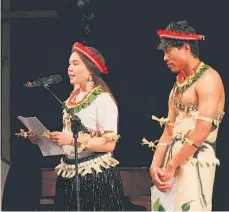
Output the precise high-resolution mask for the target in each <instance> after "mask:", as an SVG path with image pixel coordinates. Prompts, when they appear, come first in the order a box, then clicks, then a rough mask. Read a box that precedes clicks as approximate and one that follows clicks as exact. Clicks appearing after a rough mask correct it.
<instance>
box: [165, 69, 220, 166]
mask: <svg viewBox="0 0 229 212" xmlns="http://www.w3.org/2000/svg"><path fill="white" fill-rule="evenodd" d="M221 89H222V81H221V78H220V76H219V74H218V73H217V72H216V71H214V70H211V69H210V70H208V71H207V72H206V73H205V74H204V75H203V76H202V78H201V79H199V81H198V84H197V86H196V92H197V96H198V108H199V117H206V118H207V119H205V120H201V118H200V119H197V120H196V126H195V128H194V130H193V131H192V132H191V133H190V134H189V135H188V137H187V139H188V141H190V143H185V144H184V145H183V147H182V148H181V149H180V151H179V152H178V153H177V155H176V156H175V157H174V159H173V160H172V161H171V162H170V163H169V165H168V169H173V170H174V169H176V168H177V167H179V166H180V165H181V164H183V163H184V162H185V161H186V160H187V159H188V158H189V157H191V156H192V155H193V154H194V153H195V152H196V151H197V148H198V147H199V146H201V145H202V143H203V142H204V141H205V140H206V138H207V137H208V135H209V134H210V132H211V128H212V122H211V120H213V119H214V118H215V116H216V113H217V109H218V103H219V100H220V95H221ZM191 144H193V145H191ZM196 147H197V148H196Z"/></svg>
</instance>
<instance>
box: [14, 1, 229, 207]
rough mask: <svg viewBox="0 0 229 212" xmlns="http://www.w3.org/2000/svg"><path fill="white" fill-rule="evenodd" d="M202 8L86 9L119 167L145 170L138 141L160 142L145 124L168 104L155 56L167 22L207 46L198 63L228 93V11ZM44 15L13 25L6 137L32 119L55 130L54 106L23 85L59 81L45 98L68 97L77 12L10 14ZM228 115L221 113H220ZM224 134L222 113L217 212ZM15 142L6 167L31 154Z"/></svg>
mask: <svg viewBox="0 0 229 212" xmlns="http://www.w3.org/2000/svg"><path fill="white" fill-rule="evenodd" d="M23 2H24V4H23ZM31 2H33V3H34V4H32V3H31ZM51 2H52V3H51ZM168 2H170V3H168ZM204 2H205V1H204ZM204 2H203V1H199V2H198V1H191V3H190V2H185V1H176V2H174V1H166V2H165V1H161V2H160V3H159V2H156V1H149V0H148V1H147V0H141V1H140V0H139V1H137V0H136V1H135V0H125V1H120V0H119V1H118V0H115V1H111V0H110V1H107V0H94V1H92V8H93V9H92V10H93V11H94V12H95V19H94V21H93V24H92V28H91V33H90V34H89V35H88V37H87V38H86V39H87V41H88V44H89V45H91V46H93V47H96V48H98V49H99V50H100V51H101V52H102V53H103V54H104V55H105V58H106V61H107V65H108V68H109V72H110V74H109V75H108V76H105V77H104V79H105V81H106V82H107V83H108V84H109V86H110V88H111V90H112V92H113V94H114V96H115V97H116V99H117V102H118V105H119V115H120V125H119V131H120V134H121V140H120V143H119V144H118V146H117V149H116V151H115V154H116V158H118V159H119V161H120V163H121V166H137V167H141V166H144V167H148V166H149V165H150V163H151V158H152V151H151V150H150V149H149V148H147V147H144V146H143V147H142V146H141V145H140V143H141V139H142V137H143V136H144V137H146V138H147V139H150V140H155V139H157V138H159V136H160V134H161V132H162V129H161V128H160V126H159V125H158V123H156V122H153V121H152V120H151V115H152V114H155V115H157V116H159V117H161V116H166V115H167V99H168V94H169V91H170V89H171V87H172V85H173V83H174V80H175V75H174V74H172V73H171V72H170V71H169V70H168V68H167V67H166V65H165V64H164V62H163V52H160V51H157V50H156V44H157V42H158V37H157V35H156V30H157V29H160V28H164V27H165V26H166V25H167V24H168V23H170V22H171V21H177V20H184V19H185V20H187V21H188V22H189V23H190V24H191V25H193V26H194V27H195V28H196V29H197V32H198V33H202V34H204V35H205V36H206V40H205V41H202V42H201V44H200V58H201V60H203V61H204V62H206V63H207V64H210V65H211V66H212V67H213V68H215V69H216V70H217V71H218V72H219V73H220V75H221V76H222V79H223V82H224V85H225V90H226V92H227V90H228V89H229V81H228V79H229V78H228V77H227V76H226V75H227V72H228V70H227V53H228V49H229V44H228V42H227V40H228V39H227V37H228V35H229V32H228V30H227V28H228V23H227V20H228V13H227V10H226V9H227V7H225V5H222V3H221V4H219V3H208V4H207V3H204ZM42 4H43V5H42ZM44 7H45V8H47V9H52V8H53V7H55V8H56V9H58V10H59V11H60V18H58V19H55V18H53V19H39V20H32V19H31V20H25V19H21V20H20V19H18V20H13V21H12V29H11V42H12V43H11V53H12V54H11V68H12V74H11V100H12V104H11V128H12V135H13V134H14V133H15V132H17V131H18V130H19V129H20V128H22V127H23V126H22V125H21V124H20V122H19V121H18V120H17V118H16V117H17V116H18V115H22V116H36V117H38V118H39V119H40V120H41V121H42V122H43V123H44V124H45V125H46V126H47V128H48V129H50V130H58V129H59V130H60V129H61V127H62V126H61V124H62V117H61V112H62V109H61V107H60V105H59V104H58V103H57V102H56V100H55V99H53V97H51V96H50V94H49V93H48V92H47V91H45V90H44V89H42V88H41V87H37V88H33V89H26V88H23V87H22V84H23V83H24V82H26V81H29V80H32V79H37V78H39V77H44V76H49V75H53V74H60V75H62V76H63V83H61V84H58V85H53V86H52V90H53V91H54V92H55V93H56V94H57V95H58V96H59V97H60V98H61V99H62V100H65V99H66V98H67V97H68V95H69V93H70V91H71V90H72V87H71V86H70V85H69V81H68V76H67V66H68V59H69V55H70V50H71V45H72V44H73V42H75V41H81V38H82V36H81V31H80V30H81V29H80V27H79V23H80V9H79V8H78V7H77V5H76V0H75V1H70V0H69V1H40V4H39V3H38V2H36V4H35V1H30V3H29V2H28V1H25V0H24V1H20V4H19V1H17V0H14V1H12V10H17V9H40V8H44ZM226 94H227V93H226ZM227 108H228V106H227V105H226V108H225V111H226V112H227ZM227 129H228V116H227V113H226V116H225V119H224V121H223V123H222V124H221V128H220V131H219V139H218V140H217V157H218V158H219V159H220V161H221V166H220V167H219V168H218V169H217V177H216V182H217V183H216V185H217V188H219V189H217V193H219V194H220V195H221V194H222V195H221V197H220V198H219V195H217V196H218V197H217V203H218V204H217V205H218V209H217V210H220V209H221V208H222V209H224V208H225V205H226V204H228V203H226V197H225V195H226V191H227V189H228V185H227V179H228V172H229V171H228V169H229V164H228V161H229V160H228V159H229V158H228V154H227V153H228V149H229V143H228V141H227V137H228V136H227V133H226V130H227ZM14 138H15V137H14V136H12V160H13V159H14V156H15V155H18V154H17V153H19V152H20V153H19V154H20V155H23V154H25V155H26V154H28V152H25V151H28V150H29V151H30V152H31V151H33V148H32V147H31V146H29V148H27V149H26V150H25V148H24V145H22V146H20V145H18V144H17V145H14ZM30 147H31V148H30Z"/></svg>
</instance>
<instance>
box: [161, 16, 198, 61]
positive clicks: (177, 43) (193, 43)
mask: <svg viewBox="0 0 229 212" xmlns="http://www.w3.org/2000/svg"><path fill="white" fill-rule="evenodd" d="M166 30H170V31H172V32H180V33H186V34H196V30H195V29H194V28H193V27H192V26H190V25H189V24H188V22H187V21H177V22H172V23H170V24H169V25H168V26H167V27H166ZM165 40H167V41H168V44H167V45H166V47H169V46H174V47H178V48H180V47H182V46H183V44H184V43H187V44H189V46H190V48H191V52H192V54H193V56H194V57H199V42H198V41H197V40H175V39H165Z"/></svg>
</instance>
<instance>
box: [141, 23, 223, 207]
mask: <svg viewBox="0 0 229 212" xmlns="http://www.w3.org/2000/svg"><path fill="white" fill-rule="evenodd" d="M157 34H158V35H159V37H160V39H161V42H160V44H159V46H158V49H160V50H163V51H164V61H165V62H166V64H167V65H168V67H169V69H170V70H171V71H172V72H173V73H176V74H178V75H177V79H176V82H175V84H174V87H173V89H172V90H171V93H170V95H169V101H168V107H169V109H168V117H167V119H164V120H162V119H160V120H159V121H160V122H161V124H162V123H163V124H165V128H164V131H163V134H162V136H161V138H160V139H159V140H158V141H157V142H158V145H157V148H156V151H155V154H154V157H153V160H152V164H151V167H150V174H151V176H152V181H153V183H154V185H155V186H154V188H153V194H152V195H153V198H152V199H153V200H158V198H159V201H160V203H161V205H162V207H164V208H165V209H168V208H169V209H171V208H172V209H175V210H181V209H182V207H185V206H186V207H190V210H191V211H201V210H207V211H211V208H212V191H213V184H214V177H215V167H216V165H217V164H218V163H219V162H218V160H217V159H216V157H215V151H214V150H215V141H216V138H217V133H218V129H219V124H220V123H221V121H222V118H223V115H224V112H223V110H224V104H225V92H224V86H223V82H222V80H221V77H220V75H219V73H218V72H217V71H216V70H214V69H213V68H212V67H210V66H208V65H207V64H205V63H204V62H201V61H200V59H199V41H200V40H204V36H202V35H199V34H197V33H196V31H195V29H194V28H193V27H191V26H190V25H189V24H188V22H187V21H178V22H172V23H170V24H169V25H168V26H167V27H166V29H165V30H158V32H157ZM154 119H156V120H158V119H157V118H155V116H154ZM145 141H146V140H145ZM143 142H144V140H143ZM174 191H175V193H174ZM172 193H173V197H174V199H173V200H172V201H171V195H172ZM154 195H155V196H154ZM166 198H170V200H169V201H166V200H167V199H166ZM154 203H155V202H153V204H154ZM162 203H163V204H164V205H163V204H162Z"/></svg>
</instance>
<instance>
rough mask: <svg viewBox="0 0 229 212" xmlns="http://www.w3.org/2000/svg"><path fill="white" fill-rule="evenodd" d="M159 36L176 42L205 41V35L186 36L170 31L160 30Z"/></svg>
mask: <svg viewBox="0 0 229 212" xmlns="http://www.w3.org/2000/svg"><path fill="white" fill-rule="evenodd" d="M157 34H158V36H159V37H160V38H169V39H176V40H204V39H205V38H204V36H203V35H199V34H186V33H183V32H172V31H170V30H161V29H160V30H158V31H157Z"/></svg>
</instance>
